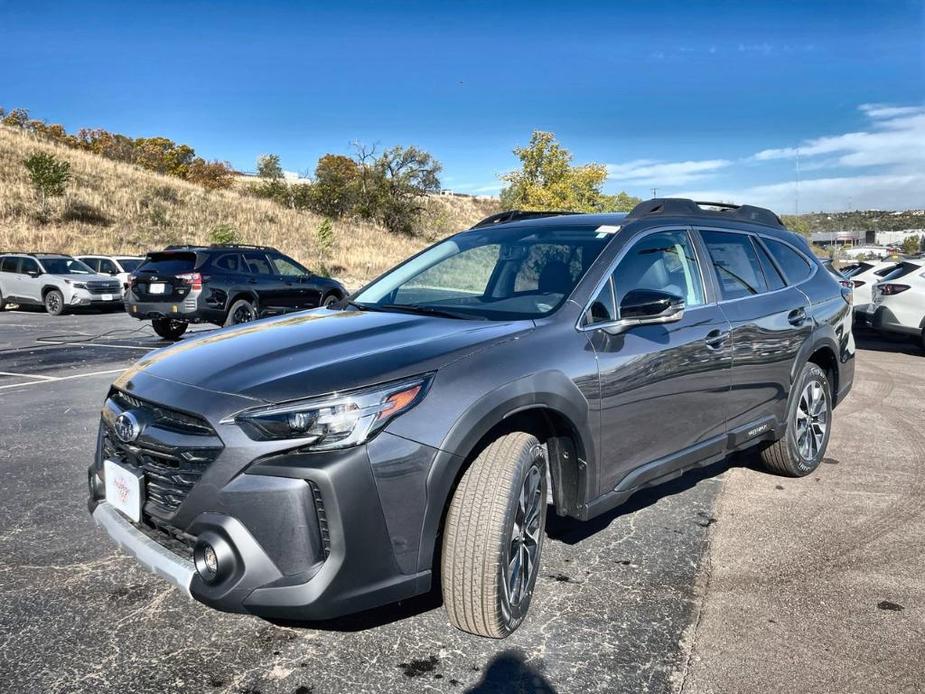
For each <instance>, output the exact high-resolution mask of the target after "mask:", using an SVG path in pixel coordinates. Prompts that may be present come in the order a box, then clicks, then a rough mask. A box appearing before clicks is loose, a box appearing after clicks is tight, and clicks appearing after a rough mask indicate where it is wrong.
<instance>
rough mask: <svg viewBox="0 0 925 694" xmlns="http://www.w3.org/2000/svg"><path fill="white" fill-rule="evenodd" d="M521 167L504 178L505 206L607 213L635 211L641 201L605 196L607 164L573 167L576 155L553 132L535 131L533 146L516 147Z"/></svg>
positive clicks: (531, 141) (621, 195)
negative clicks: (603, 189) (602, 190)
mask: <svg viewBox="0 0 925 694" xmlns="http://www.w3.org/2000/svg"><path fill="white" fill-rule="evenodd" d="M514 154H515V156H517V158H518V159H520V162H521V168H520V170H518V171H510V172H508V173H506V174H504V175H502V176H501V180H502V181H504V182H505V183H507V186H506V187H505V188H504V190H502V191H501V205H502V207H504V208H507V209H519V210H567V211H570V212H603V211H614V210H619V209H626V208H629V209H632V207H633V206H634V205H635V204H636V203H638V202H639V200H638V199H637V198H633V197H632V196H630V195H627V194H626V193H619V194H617V195H613V196H611V195H605V194H604V193H603V192H601V187H602V186H603V185H604V181H605V180H606V179H607V167H606V166H604V165H603V164H594V163H591V164H584V165H582V166H572V155H571V153H570V152H569V151H568V150H566V149H565V148H564V147H562V145H560V144H559V143H558V142H557V141H556V136H555V135H553V134H552V133H548V132H543V131H540V130H534V131H533V135H532V136H531V137H530V143H529V144H528V145H527V146H525V147H515V148H514Z"/></svg>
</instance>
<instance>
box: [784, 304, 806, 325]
mask: <svg viewBox="0 0 925 694" xmlns="http://www.w3.org/2000/svg"><path fill="white" fill-rule="evenodd" d="M805 321H806V309H805V308H803V307H800V308H795V309H793V310H792V311H791V312H790V313H789V314H787V322H789V323H790V325H803V323H804V322H805Z"/></svg>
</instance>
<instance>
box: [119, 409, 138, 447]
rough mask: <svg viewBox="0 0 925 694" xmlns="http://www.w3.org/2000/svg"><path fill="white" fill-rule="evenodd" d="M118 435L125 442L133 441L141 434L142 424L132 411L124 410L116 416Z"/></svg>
mask: <svg viewBox="0 0 925 694" xmlns="http://www.w3.org/2000/svg"><path fill="white" fill-rule="evenodd" d="M115 427H116V436H118V437H119V439H120V440H121V441H124V442H125V443H131V442H132V441H134V440H135V439H137V438H138V435H139V434H141V424H139V423H138V418H137V417H135V415H133V414H132V413H131V412H123V413H122V414H120V415H119V416H118V417H116V425H115Z"/></svg>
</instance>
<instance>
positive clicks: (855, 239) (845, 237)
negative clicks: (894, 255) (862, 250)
mask: <svg viewBox="0 0 925 694" xmlns="http://www.w3.org/2000/svg"><path fill="white" fill-rule="evenodd" d="M923 234H925V229H903V230H902V231H876V230H873V229H871V230H868V231H862V230H853V231H814V232H813V233H812V234H811V236H810V238H811V239H812V242H813V243H818V244H819V245H820V246H830V245H833V244H835V245H840V246H857V245H861V244H863V245H872V246H898V245H900V244H902V242H903V241H905V240H906V239H907V238H908V237H909V236H915V237H920V236H922V235H923Z"/></svg>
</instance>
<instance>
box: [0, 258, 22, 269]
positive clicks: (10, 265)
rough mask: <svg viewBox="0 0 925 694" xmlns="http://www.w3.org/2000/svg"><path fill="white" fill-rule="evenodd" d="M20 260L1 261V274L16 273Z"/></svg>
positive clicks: (4, 259) (7, 259) (5, 259)
mask: <svg viewBox="0 0 925 694" xmlns="http://www.w3.org/2000/svg"><path fill="white" fill-rule="evenodd" d="M17 263H19V258H3V259H2V260H0V272H16V265H17Z"/></svg>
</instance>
